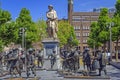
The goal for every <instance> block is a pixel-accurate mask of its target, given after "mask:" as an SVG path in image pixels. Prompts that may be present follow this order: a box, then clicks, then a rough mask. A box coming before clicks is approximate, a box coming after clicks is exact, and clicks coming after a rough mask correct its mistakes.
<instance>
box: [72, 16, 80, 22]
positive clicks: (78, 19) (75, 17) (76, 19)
mask: <svg viewBox="0 0 120 80" xmlns="http://www.w3.org/2000/svg"><path fill="white" fill-rule="evenodd" d="M80 19H81V18H80V16H72V20H73V21H75V22H76V21H80Z"/></svg>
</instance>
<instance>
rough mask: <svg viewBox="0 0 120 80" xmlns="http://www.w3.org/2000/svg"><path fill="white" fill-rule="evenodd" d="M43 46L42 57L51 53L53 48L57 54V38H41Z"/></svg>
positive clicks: (46, 57) (46, 56)
mask: <svg viewBox="0 0 120 80" xmlns="http://www.w3.org/2000/svg"><path fill="white" fill-rule="evenodd" d="M42 43H43V47H44V50H43V51H44V59H48V56H49V55H51V54H53V50H54V51H55V52H56V54H59V40H58V39H53V38H45V39H43V40H42Z"/></svg>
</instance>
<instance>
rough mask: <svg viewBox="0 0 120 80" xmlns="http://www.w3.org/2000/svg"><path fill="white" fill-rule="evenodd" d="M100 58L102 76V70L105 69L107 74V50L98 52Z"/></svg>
mask: <svg viewBox="0 0 120 80" xmlns="http://www.w3.org/2000/svg"><path fill="white" fill-rule="evenodd" d="M98 60H99V64H100V68H99V76H101V71H104V73H105V75H107V71H106V54H105V51H102V52H100V51H99V52H98Z"/></svg>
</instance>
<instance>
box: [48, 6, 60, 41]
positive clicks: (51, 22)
mask: <svg viewBox="0 0 120 80" xmlns="http://www.w3.org/2000/svg"><path fill="white" fill-rule="evenodd" d="M48 9H49V11H48V12H47V13H46V16H47V21H46V23H47V32H48V37H49V38H54V39H56V38H57V31H58V18H57V13H56V11H55V10H54V9H53V6H52V5H49V6H48Z"/></svg>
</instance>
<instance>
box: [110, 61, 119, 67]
mask: <svg viewBox="0 0 120 80" xmlns="http://www.w3.org/2000/svg"><path fill="white" fill-rule="evenodd" d="M110 64H111V65H112V66H114V67H116V68H117V69H120V60H118V61H117V62H116V60H112V61H111V62H110Z"/></svg>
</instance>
